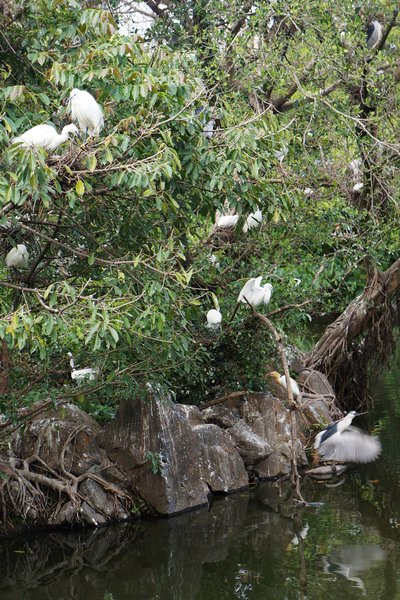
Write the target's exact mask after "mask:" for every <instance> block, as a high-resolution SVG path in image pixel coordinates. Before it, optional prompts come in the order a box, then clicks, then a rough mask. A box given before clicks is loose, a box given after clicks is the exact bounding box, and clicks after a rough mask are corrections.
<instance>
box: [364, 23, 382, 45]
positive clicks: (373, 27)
mask: <svg viewBox="0 0 400 600" xmlns="http://www.w3.org/2000/svg"><path fill="white" fill-rule="evenodd" d="M382 35H383V31H382V25H381V24H380V23H379V21H376V20H374V21H372V22H371V24H370V26H369V27H368V31H367V46H368V48H369V50H373V48H375V46H377V45H378V44H379V42H380V41H381V39H382Z"/></svg>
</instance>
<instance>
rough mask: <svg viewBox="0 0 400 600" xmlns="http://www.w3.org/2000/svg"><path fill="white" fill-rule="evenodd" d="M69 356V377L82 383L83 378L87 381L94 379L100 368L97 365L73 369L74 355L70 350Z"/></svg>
mask: <svg viewBox="0 0 400 600" xmlns="http://www.w3.org/2000/svg"><path fill="white" fill-rule="evenodd" d="M68 356H69V359H70V360H69V364H70V366H71V379H73V380H74V381H76V383H83V382H84V381H85V379H87V380H88V381H94V380H95V379H96V377H97V376H98V374H99V373H100V370H99V368H98V367H93V368H91V367H87V368H86V369H75V362H74V357H73V356H72V352H68Z"/></svg>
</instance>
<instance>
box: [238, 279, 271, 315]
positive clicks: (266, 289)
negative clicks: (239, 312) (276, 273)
mask: <svg viewBox="0 0 400 600" xmlns="http://www.w3.org/2000/svg"><path fill="white" fill-rule="evenodd" d="M261 280H262V275H261V276H260V277H253V278H252V279H249V281H247V282H246V283H245V284H244V286H243V287H242V289H241V291H240V294H239V296H238V299H237V301H238V302H243V303H244V304H247V303H249V304H250V305H251V306H252V307H253V308H255V307H256V306H258V305H259V304H262V303H264V304H268V302H269V301H270V299H271V294H272V292H273V289H274V288H273V287H272V285H271V284H270V283H266V284H265V285H261Z"/></svg>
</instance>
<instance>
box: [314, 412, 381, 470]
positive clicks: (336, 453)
mask: <svg viewBox="0 0 400 600" xmlns="http://www.w3.org/2000/svg"><path fill="white" fill-rule="evenodd" d="M358 414H360V413H356V411H355V410H352V411H350V412H349V413H348V414H347V415H346V416H345V417H343V419H340V421H337V422H336V423H332V425H329V427H327V428H326V429H325V430H324V431H320V433H318V435H317V436H316V437H315V441H314V450H317V451H318V453H319V455H320V456H321V458H322V459H323V460H333V461H339V462H349V463H369V462H372V461H374V460H375V459H376V458H378V456H379V454H380V453H381V451H382V446H381V442H380V441H379V439H378V438H377V437H374V436H372V435H369V434H368V433H364V432H363V431H361V430H360V429H357V428H356V427H351V422H352V420H353V419H354V417H356V416H357V415H358Z"/></svg>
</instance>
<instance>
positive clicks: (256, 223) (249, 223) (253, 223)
mask: <svg viewBox="0 0 400 600" xmlns="http://www.w3.org/2000/svg"><path fill="white" fill-rule="evenodd" d="M261 223H262V212H261V210H259V209H257V210H256V211H255V212H254V213H250V214H249V216H248V217H247V218H246V221H245V223H244V225H243V232H244V233H247V232H248V230H249V229H253V228H255V227H260V225H261Z"/></svg>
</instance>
